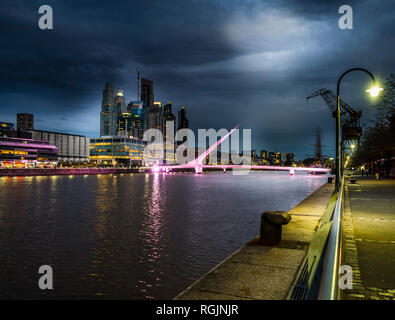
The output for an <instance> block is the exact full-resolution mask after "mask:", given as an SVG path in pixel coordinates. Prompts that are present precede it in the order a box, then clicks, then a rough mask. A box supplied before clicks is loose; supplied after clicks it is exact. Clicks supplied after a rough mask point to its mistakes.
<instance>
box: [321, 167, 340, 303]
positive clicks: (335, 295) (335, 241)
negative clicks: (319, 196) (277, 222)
mask: <svg viewBox="0 0 395 320" xmlns="http://www.w3.org/2000/svg"><path fill="white" fill-rule="evenodd" d="M338 192H339V193H338V196H337V201H336V206H335V210H334V212H333V216H332V227H331V231H330V233H329V239H328V244H327V249H326V253H325V258H324V264H323V270H322V278H321V285H320V290H319V293H318V299H320V300H338V299H339V297H340V291H339V270H340V266H341V260H342V239H343V209H344V175H343V177H342V179H341V182H340V185H339V191H338Z"/></svg>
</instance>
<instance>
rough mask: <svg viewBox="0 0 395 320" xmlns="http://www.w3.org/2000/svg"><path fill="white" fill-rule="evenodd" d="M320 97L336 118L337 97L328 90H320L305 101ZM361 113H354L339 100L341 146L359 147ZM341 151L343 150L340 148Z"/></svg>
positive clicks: (348, 147) (354, 111)
mask: <svg viewBox="0 0 395 320" xmlns="http://www.w3.org/2000/svg"><path fill="white" fill-rule="evenodd" d="M317 96H321V97H322V99H324V101H325V103H326V104H327V106H328V108H329V110H330V111H331V112H332V115H333V116H334V117H336V109H337V97H336V95H335V94H334V93H333V92H332V91H331V90H328V89H325V88H322V89H319V90H317V91H316V92H314V93H313V94H312V95H310V96H308V97H307V100H309V99H311V98H314V97H317ZM361 115H362V111H356V110H354V109H353V108H351V107H350V106H349V105H348V104H347V103H345V102H344V101H343V100H341V99H340V121H341V127H342V146H344V148H347V149H349V150H350V149H352V148H353V145H354V143H356V144H357V145H359V139H360V138H361V136H362V128H361V125H360V122H359V119H360V118H361ZM342 149H343V148H342Z"/></svg>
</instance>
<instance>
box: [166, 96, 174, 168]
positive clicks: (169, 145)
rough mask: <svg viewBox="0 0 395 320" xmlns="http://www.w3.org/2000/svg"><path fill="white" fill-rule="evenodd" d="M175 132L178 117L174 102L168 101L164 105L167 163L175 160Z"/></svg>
mask: <svg viewBox="0 0 395 320" xmlns="http://www.w3.org/2000/svg"><path fill="white" fill-rule="evenodd" d="M171 131H173V132H172V133H171ZM175 134H176V117H175V115H174V114H173V111H172V103H171V102H168V103H167V104H165V106H164V107H163V141H164V151H165V163H174V162H175V154H174V150H175V146H174V144H175Z"/></svg>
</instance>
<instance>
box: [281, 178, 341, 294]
mask: <svg viewBox="0 0 395 320" xmlns="http://www.w3.org/2000/svg"><path fill="white" fill-rule="evenodd" d="M343 203H344V176H343V177H342V178H341V181H340V183H339V185H338V186H337V190H335V192H334V193H333V195H332V197H331V199H330V201H329V204H328V206H327V208H326V210H325V212H324V214H323V216H322V219H321V224H320V226H319V228H318V230H317V232H316V233H315V235H314V237H313V239H312V241H311V243H310V246H309V249H308V252H307V254H306V257H305V259H304V261H303V263H302V266H301V267H300V268H299V271H298V273H297V276H296V279H295V281H294V284H293V285H292V288H291V290H290V292H289V293H288V297H287V299H290V300H306V299H308V300H310V299H320V300H337V299H339V298H340V292H339V285H338V284H339V270H340V266H341V257H342V236H343V235H342V230H343V223H342V221H343V208H344V204H343Z"/></svg>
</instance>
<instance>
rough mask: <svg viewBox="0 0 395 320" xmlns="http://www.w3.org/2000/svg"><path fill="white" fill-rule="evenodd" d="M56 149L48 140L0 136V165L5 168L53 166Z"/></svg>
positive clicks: (56, 157) (56, 156)
mask: <svg viewBox="0 0 395 320" xmlns="http://www.w3.org/2000/svg"><path fill="white" fill-rule="evenodd" d="M57 161H58V149H57V148H56V146H54V145H52V144H49V143H48V141H41V140H33V139H23V138H10V137H7V138H6V137H0V166H1V167H3V168H4V167H6V168H31V167H41V166H54V165H56V163H57Z"/></svg>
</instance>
